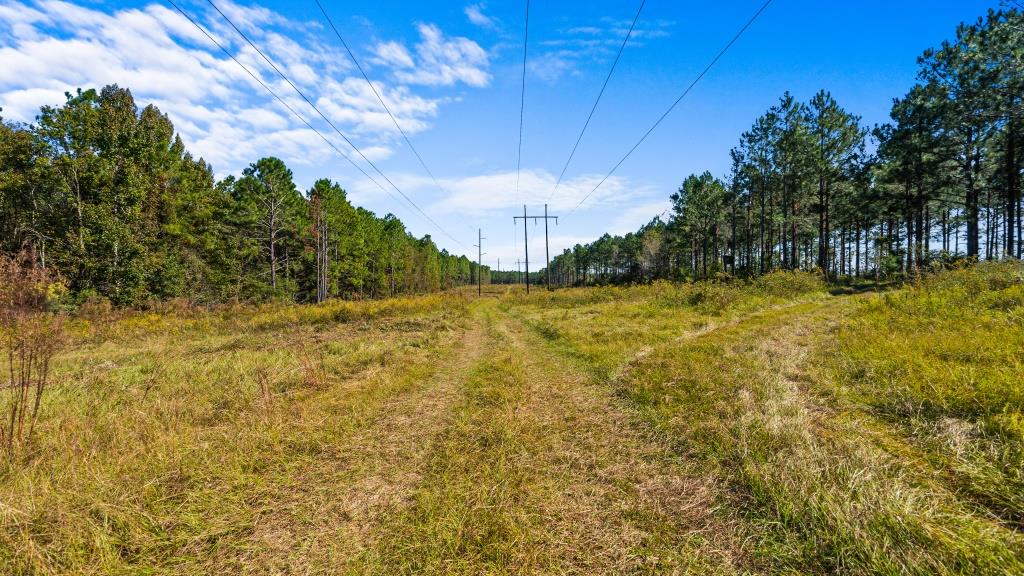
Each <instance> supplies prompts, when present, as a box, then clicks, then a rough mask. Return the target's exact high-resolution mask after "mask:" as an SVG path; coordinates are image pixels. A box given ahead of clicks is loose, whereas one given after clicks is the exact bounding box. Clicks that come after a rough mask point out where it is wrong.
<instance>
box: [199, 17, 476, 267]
mask: <svg viewBox="0 0 1024 576" xmlns="http://www.w3.org/2000/svg"><path fill="white" fill-rule="evenodd" d="M206 1H207V3H208V4H209V5H210V6H212V7H213V9H214V10H216V11H217V13H218V14H220V15H221V17H222V18H224V20H225V21H226V22H227V23H228V24H230V25H231V27H232V28H234V30H235V32H237V33H238V35H239V36H241V37H242V39H244V40H245V41H246V42H247V43H248V44H249V46H251V47H252V49H253V50H255V51H256V53H257V54H259V55H260V56H261V57H262V58H263V60H264V61H266V63H267V64H269V65H270V67H271V68H273V69H274V71H275V72H277V74H278V76H280V77H281V78H282V79H283V80H284V81H285V82H287V83H288V85H289V86H291V87H292V90H294V91H295V93H296V94H298V95H299V96H300V97H301V98H302V99H303V100H305V101H306V104H309V106H310V107H311V108H312V109H313V110H314V111H316V113H317V114H319V115H320V117H321V118H323V119H324V122H327V125H328V126H330V127H331V128H332V129H334V131H335V132H337V133H338V135H339V136H341V138H342V139H343V140H345V142H346V143H347V144H348V145H349V146H351V147H352V149H353V150H355V151H356V153H357V154H359V156H360V157H362V159H363V160H364V161H366V163H367V164H369V165H370V167H371V168H373V169H374V171H375V172H377V174H379V175H380V177H381V178H383V179H384V180H385V181H386V182H387V183H388V184H390V185H391V187H392V188H394V189H395V191H396V192H398V194H399V195H401V196H402V198H405V201H406V202H408V203H409V204H411V205H412V207H413V208H415V209H416V211H417V212H419V213H420V215H422V216H423V217H424V218H426V220H427V221H428V222H430V223H431V224H433V225H434V226H435V227H436V228H437V229H438V230H440V231H441V233H442V234H444V235H445V236H448V238H450V239H451V240H452V241H453V242H455V243H456V244H458V245H460V246H462V247H463V248H466V245H465V244H463V243H462V242H460V241H459V240H458V239H456V238H455V237H454V236H452V235H451V234H449V233H448V231H447V230H445V229H444V228H442V227H441V225H440V224H438V223H437V222H435V221H434V219H433V218H431V217H430V216H428V215H427V213H426V212H424V211H423V210H422V209H421V208H420V207H419V206H418V205H417V204H416V203H415V202H413V201H412V199H411V198H409V197H408V196H407V195H406V194H405V192H402V189H401V188H399V187H398V186H396V185H395V183H394V182H392V181H391V179H390V178H388V177H387V175H386V174H384V172H382V171H381V169H380V168H378V167H377V165H376V164H375V163H374V162H373V161H372V160H370V159H369V158H367V157H366V154H363V151H362V150H360V149H359V147H358V146H356V145H355V143H353V142H352V141H351V140H349V138H348V136H345V134H344V133H343V132H342V131H341V130H339V129H338V127H337V126H335V125H334V122H331V120H330V118H328V117H327V116H326V115H325V114H324V113H323V112H321V111H320V109H319V108H317V106H316V105H315V104H313V102H312V101H311V100H310V99H309V98H308V97H306V95H305V94H304V93H303V92H302V90H300V89H299V87H298V86H296V85H295V83H294V82H292V81H291V79H289V78H288V76H286V75H285V73H284V72H282V71H281V69H280V68H278V67H277V65H276V64H274V62H273V61H272V60H271V59H270V58H268V57H267V55H266V54H264V53H263V51H262V50H260V49H259V48H258V47H257V46H256V44H255V43H254V42H253V41H252V40H251V39H249V36H247V35H246V34H245V32H242V30H241V29H239V28H238V26H236V25H235V23H234V22H232V21H231V19H230V18H228V16H227V14H224V12H223V11H221V9H220V8H218V7H217V5H216V4H215V3H214V2H213V0H206Z"/></svg>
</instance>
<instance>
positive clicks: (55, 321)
mask: <svg viewBox="0 0 1024 576" xmlns="http://www.w3.org/2000/svg"><path fill="white" fill-rule="evenodd" d="M34 260H35V259H34V258H32V257H31V255H30V254H21V255H19V256H18V257H16V258H11V257H7V256H0V351H2V353H3V360H0V362H5V363H6V366H5V368H7V370H6V376H7V378H6V380H7V382H6V385H5V386H3V392H4V394H3V395H4V396H6V398H4V399H3V400H0V407H2V409H3V412H2V413H0V445H2V446H3V450H4V451H6V453H7V455H8V456H9V457H10V456H13V455H14V454H15V451H16V449H17V448H18V447H19V446H22V445H27V444H28V443H30V442H31V441H32V434H33V432H34V431H35V423H36V419H37V417H38V415H39V406H40V403H41V401H42V398H43V392H44V391H45V390H46V386H47V383H48V381H49V378H50V362H51V360H52V359H53V356H54V355H55V354H56V353H57V352H58V351H59V350H60V348H61V347H62V345H63V342H64V324H63V318H62V317H61V315H59V314H55V313H53V312H51V311H50V305H51V303H52V301H53V299H54V296H55V295H56V294H59V293H60V292H61V288H62V285H61V284H60V283H59V282H57V280H56V278H55V276H54V275H53V274H52V273H51V271H49V270H47V269H45V268H40V267H37V266H35V265H34ZM0 378H2V376H0ZM0 382H2V380H0Z"/></svg>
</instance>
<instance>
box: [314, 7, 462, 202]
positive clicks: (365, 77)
mask: <svg viewBox="0 0 1024 576" xmlns="http://www.w3.org/2000/svg"><path fill="white" fill-rule="evenodd" d="M314 2H316V6H317V8H319V9H320V13H321V14H323V15H324V19H325V20H327V24H328V25H329V26H330V27H331V30H333V31H334V35H335V36H337V37H338V41H339V42H341V45H342V47H344V48H345V52H347V53H348V57H349V58H350V59H351V60H352V63H353V64H355V65H356V68H357V69H358V70H359V74H361V75H362V77H363V80H366V83H367V84H368V85H369V86H370V90H372V91H373V95H374V96H376V97H377V101H378V102H380V105H381V106H382V107H383V108H384V111H385V112H387V113H388V116H389V117H390V118H391V122H392V123H393V124H394V125H395V128H397V129H398V132H399V133H400V134H401V135H402V139H403V140H405V143H406V144H407V145H408V146H409V149H410V150H412V153H413V155H415V156H416V160H418V161H419V163H420V166H422V167H423V170H425V171H426V173H427V174H428V175H429V176H430V179H431V180H433V181H434V185H435V186H437V187H438V189H439V190H441V191H442V192H444V193H445V194H448V190H446V189H445V187H444V186H442V185H441V183H440V182H438V180H437V177H435V176H434V172H433V171H432V170H431V169H430V167H429V166H427V163H426V162H425V161H424V160H423V156H421V155H420V152H419V150H417V149H416V146H414V145H413V143H412V140H410V139H409V135H408V134H406V133H405V130H404V129H403V128H402V126H401V124H399V123H398V119H397V118H395V115H394V114H392V113H391V108H389V107H388V105H387V103H386V102H384V98H383V97H382V96H381V94H380V92H379V91H378V90H377V87H376V86H375V85H374V83H373V82H372V81H371V80H370V77H369V75H367V74H366V70H364V69H363V66H362V64H360V63H359V60H358V59H356V55H355V53H353V52H352V49H351V48H349V46H348V42H345V38H344V37H342V35H341V32H340V31H339V30H338V27H337V26H335V25H334V20H332V19H331V17H330V16H329V15H328V14H327V10H325V9H324V7H323V4H321V3H320V0H314Z"/></svg>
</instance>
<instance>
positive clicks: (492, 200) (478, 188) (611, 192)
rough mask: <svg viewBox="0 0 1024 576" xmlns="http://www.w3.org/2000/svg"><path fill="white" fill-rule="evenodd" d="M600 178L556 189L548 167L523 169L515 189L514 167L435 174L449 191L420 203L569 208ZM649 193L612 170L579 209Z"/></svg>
mask: <svg viewBox="0 0 1024 576" xmlns="http://www.w3.org/2000/svg"><path fill="white" fill-rule="evenodd" d="M601 178H602V176H600V175H597V174H588V175H583V176H578V177H576V178H572V179H567V180H563V181H562V183H561V185H559V187H558V190H557V191H555V182H556V180H557V178H555V175H554V174H552V173H550V172H548V171H546V170H523V171H522V172H521V173H520V175H519V192H518V194H517V193H516V173H515V172H514V171H506V172H492V173H488V174H478V175H471V176H464V177H457V178H438V181H439V183H440V184H441V186H442V187H443V189H444V191H445V192H446V193H447V195H445V196H443V197H441V198H440V199H439V200H437V201H436V202H434V203H433V205H431V206H430V207H429V209H427V207H424V208H425V209H427V211H428V212H430V213H432V214H435V213H436V214H462V215H468V216H481V215H485V214H488V213H494V212H500V211H508V210H511V209H515V208H517V207H519V208H521V207H522V205H523V204H528V205H531V206H537V205H542V204H548V206H549V207H550V208H551V209H552V210H561V211H569V210H572V209H574V208H575V207H576V205H577V204H579V202H580V201H581V200H583V198H584V197H586V196H587V194H590V193H591V192H592V191H593V190H594V186H596V185H597V183H598V182H600V181H601ZM392 180H393V181H394V182H395V184H396V185H397V186H398V187H399V188H401V189H402V190H404V191H405V192H411V193H416V194H418V195H419V194H420V193H430V192H437V191H438V190H437V186H436V185H435V184H434V182H433V180H431V179H430V178H428V177H424V176H417V175H409V174H402V175H397V176H393V177H392ZM353 192H354V193H356V194H357V195H359V196H360V197H362V198H371V197H374V196H377V195H379V194H380V193H381V192H380V189H379V188H377V187H376V186H374V184H373V183H371V182H369V181H366V180H363V181H361V182H358V183H357V184H356V186H354V187H353ZM552 192H554V193H553V194H552ZM651 194H657V191H656V190H654V189H652V188H651V187H649V186H638V185H635V184H632V183H631V182H629V181H628V180H626V179H625V178H620V177H618V176H612V177H611V178H608V180H607V181H606V182H605V183H604V184H603V185H601V187H600V188H598V189H597V191H594V192H593V194H591V195H590V196H589V197H588V198H587V200H586V201H585V202H584V203H583V205H582V206H581V207H580V208H579V209H580V210H582V211H586V210H588V209H590V208H591V207H593V206H596V205H603V206H606V205H622V204H625V203H628V202H630V201H632V200H635V199H636V198H638V197H642V196H649V195H651Z"/></svg>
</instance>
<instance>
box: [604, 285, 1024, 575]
mask: <svg viewBox="0 0 1024 576" xmlns="http://www.w3.org/2000/svg"><path fill="white" fill-rule="evenodd" d="M844 311H845V307H844V304H842V303H841V302H840V301H834V302H831V303H829V304H828V305H823V304H819V305H812V306H807V307H800V308H795V309H790V310H785V311H779V312H778V313H776V314H772V315H766V316H763V317H760V318H756V319H755V318H752V319H750V321H749V322H747V323H744V324H741V325H737V326H734V327H730V328H728V329H726V330H723V331H720V332H716V333H714V334H710V335H705V336H704V337H701V338H699V339H698V341H694V342H693V343H691V345H690V346H687V347H679V346H677V345H673V346H666V347H663V348H660V349H659V350H657V351H656V352H655V353H653V354H651V355H649V356H648V357H647V358H645V359H644V360H643V361H642V362H641V363H640V364H639V365H637V366H635V367H634V369H633V370H632V371H631V372H630V373H629V374H628V375H627V378H626V379H625V380H624V382H623V383H622V386H623V391H624V393H625V394H626V396H627V398H629V399H630V400H631V401H633V402H634V403H636V404H637V405H638V406H640V407H641V408H642V409H644V410H645V412H646V414H647V415H648V418H649V419H650V421H651V422H652V424H654V425H655V426H657V427H659V428H661V429H663V430H665V431H666V433H667V434H668V435H670V436H672V437H674V438H675V439H676V442H677V444H678V445H679V446H681V447H686V449H687V450H689V452H687V455H688V457H689V458H690V459H692V460H694V461H697V462H704V463H705V467H706V468H707V469H709V470H711V471H717V472H716V473H717V474H718V475H719V476H720V478H721V483H722V485H723V486H725V487H727V489H726V490H724V491H723V492H722V493H721V494H722V496H723V505H724V506H726V507H728V509H729V510H730V514H731V515H733V516H734V517H737V518H738V519H739V520H741V521H742V525H743V526H745V531H746V532H747V533H748V534H749V538H750V540H751V541H752V542H753V543H754V549H755V552H756V559H757V562H756V564H754V565H753V566H752V567H755V568H757V569H762V570H767V571H770V572H774V571H781V572H788V571H798V572H810V573H831V572H836V571H838V572H845V573H913V574H934V573H1013V572H1014V571H1015V570H1018V569H1020V567H1021V563H1020V556H1019V554H1020V541H1019V539H1017V538H1016V537H1015V536H1014V535H1012V534H1011V533H1009V532H1007V531H1005V530H1004V529H1002V528H1000V527H999V526H997V525H996V524H994V523H992V522H991V521H989V520H988V519H985V518H980V517H977V516H974V515H973V514H971V513H970V511H969V510H966V509H964V508H963V507H962V506H961V505H960V503H959V502H957V500H956V499H955V497H953V495H951V494H949V493H948V492H946V491H944V490H942V489H941V487H939V486H936V485H935V484H934V483H933V482H931V481H930V480H929V478H927V477H926V476H925V475H923V474H921V473H920V471H918V470H915V469H914V466H913V462H906V461H903V460H900V459H898V458H895V457H893V455H891V454H888V453H886V452H885V451H883V450H880V449H879V448H878V447H877V446H876V445H875V443H874V441H873V439H871V438H870V437H865V434H864V433H863V430H862V429H861V428H860V427H858V426H857V419H856V417H855V415H851V414H844V413H837V412H836V409H835V408H834V407H831V406H829V405H828V404H827V403H826V402H824V401H823V399H822V398H819V397H817V396H816V395H815V394H814V391H813V388H814V385H815V382H814V381H813V378H814V374H813V372H811V371H809V370H808V365H807V361H808V360H809V359H810V358H813V355H811V354H809V351H810V350H812V349H813V348H814V347H815V346H817V345H818V343H819V342H821V340H822V339H823V338H827V337H828V333H829V329H830V326H832V325H834V324H835V323H836V322H840V321H841V318H842V315H843V313H844Z"/></svg>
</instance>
